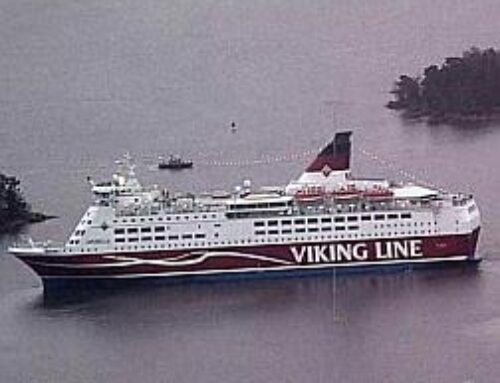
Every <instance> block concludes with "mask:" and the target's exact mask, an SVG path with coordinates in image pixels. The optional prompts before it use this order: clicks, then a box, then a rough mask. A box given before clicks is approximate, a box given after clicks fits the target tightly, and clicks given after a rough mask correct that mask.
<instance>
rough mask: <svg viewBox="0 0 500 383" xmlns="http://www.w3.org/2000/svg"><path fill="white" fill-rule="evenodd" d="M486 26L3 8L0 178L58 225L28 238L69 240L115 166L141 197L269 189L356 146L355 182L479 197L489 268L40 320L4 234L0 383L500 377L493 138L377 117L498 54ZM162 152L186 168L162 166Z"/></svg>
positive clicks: (8, 1) (448, 5) (313, 7)
mask: <svg viewBox="0 0 500 383" xmlns="http://www.w3.org/2000/svg"><path fill="white" fill-rule="evenodd" d="M499 16H500V3H499V2H498V1H496V0H477V1H474V2H471V1H462V0H441V1H434V0H433V1H431V0H418V1H416V0H400V1H397V2H396V1H393V0H372V1H366V0H365V1H361V0H350V1H347V0H330V1H320V0H318V1H296V0H290V1H261V0H254V1H230V0H227V1H222V0H205V1H193V0H171V1H160V0H143V1H132V0H119V1H118V0H106V1H96V0H88V1H77V0H64V1H62V0H36V1H35V0H0V171H2V172H7V173H9V174H13V175H17V176H19V177H20V178H21V180H22V183H23V185H24V188H25V194H26V197H27V199H29V200H30V201H31V202H32V203H33V205H34V207H35V208H36V209H39V210H42V211H44V212H47V213H50V214H55V215H57V216H59V219H56V220H51V221H49V222H46V223H43V224H38V225H34V226H32V227H30V228H29V229H28V233H29V234H30V235H32V236H34V237H35V238H36V239H45V238H54V239H56V240H64V239H65V237H66V236H67V235H68V234H69V232H70V231H71V229H72V228H73V225H74V224H75V223H76V222H77V221H78V219H79V216H80V214H82V213H83V211H84V210H85V208H86V206H87V205H88V203H89V202H90V198H89V197H90V195H89V193H88V191H89V190H88V189H89V188H88V185H87V183H86V180H85V179H86V176H87V175H91V176H93V177H94V178H96V179H99V178H101V177H104V176H107V175H109V174H110V172H111V171H112V170H113V169H114V160H115V159H116V158H117V157H119V156H120V155H122V154H123V153H125V152H127V151H128V152H130V153H131V154H132V155H134V156H135V158H136V161H137V171H138V173H139V175H140V177H141V179H142V180H143V181H144V182H146V183H158V184H161V185H165V186H168V187H169V188H171V189H173V190H192V191H203V190H209V189H222V188H225V189H230V188H232V187H234V185H236V184H238V183H241V182H242V180H244V179H245V178H250V179H252V180H253V183H254V184H255V185H275V184H283V183H286V182H287V181H288V180H289V179H290V178H292V177H294V176H297V175H298V174H300V172H301V171H302V169H303V168H304V166H305V165H306V164H307V162H308V160H309V159H308V158H307V157H302V156H299V155H298V154H300V153H303V152H304V151H308V150H311V149H314V148H317V147H319V146H321V145H322V144H324V143H326V141H328V140H329V139H330V138H331V137H332V136H333V134H334V133H335V132H336V131H339V130H345V129H352V130H353V131H354V137H353V138H354V147H355V151H354V153H353V154H354V158H353V170H354V172H355V173H356V174H360V175H361V174H362V175H368V176H387V177H390V178H393V179H401V178H403V179H408V173H411V174H412V175H414V177H415V179H418V180H421V181H424V182H431V183H433V184H435V185H437V186H439V187H443V188H446V189H452V190H461V191H464V192H473V193H474V194H475V196H476V198H477V200H478V203H479V206H480V208H481V210H482V214H483V221H484V224H483V231H482V234H481V240H480V244H479V251H480V252H481V253H482V254H483V255H484V256H485V261H484V262H483V263H482V265H481V267H480V269H479V270H478V271H477V272H464V271H459V270H436V271H428V272H419V273H405V274H389V275H364V276H356V277H335V276H324V277H307V278H293V279H278V280H254V281H244V282H243V281H241V282H220V283H213V284H192V285H189V284H187V285H175V286H163V287H156V286H155V287H145V288H140V289H130V290H129V289H127V290H125V291H114V292H112V293H106V292H103V293H102V294H96V295H95V296H91V297H87V298H86V299H83V300H75V301H70V302H67V301H61V302H51V303H50V304H48V303H47V302H44V301H43V299H42V288H41V284H40V281H39V280H38V279H37V277H36V276H35V275H34V274H33V273H31V271H29V270H28V269H27V268H25V267H24V266H23V265H22V264H21V263H20V262H19V261H17V260H15V259H14V258H12V257H11V256H10V255H8V254H7V253H6V248H7V246H8V245H9V244H10V243H11V242H12V241H15V240H16V238H15V237H3V238H2V239H1V240H0V381H1V382H12V383H15V382H23V383H24V382H68V383H71V382H143V383H146V382H179V383H180V382H283V383H285V382H418V383H420V382H422V383H428V382H442V383H455V382H478V383H480V382H481V383H483V382H492V383H495V382H498V381H500V378H499V376H500V365H499V363H498V361H499V360H500V263H499V249H500V236H499V234H498V233H499V232H500V198H499V196H498V191H499V190H500V176H499V173H498V168H497V166H498V163H499V160H500V153H499V150H498V149H499V148H500V126H497V125H492V126H485V127H481V128H457V127H449V126H441V127H428V126H425V125H420V124H408V123H404V122H403V121H402V120H401V119H400V118H399V117H398V115H397V114H395V113H393V112H391V111H389V110H387V109H385V108H384V104H385V103H386V102H387V101H388V100H389V99H390V95H389V93H388V91H389V90H390V89H391V86H392V83H393V81H394V80H395V79H396V78H397V77H398V76H399V75H400V74H411V75H414V74H418V73H419V72H420V71H421V70H422V69H423V68H424V67H425V66H427V65H430V64H434V63H440V62H442V61H443V60H444V58H446V57H448V56H456V55H460V54H461V53H462V51H464V50H465V49H468V48H469V47H471V46H478V47H481V48H487V47H496V48H499V47H500V23H498V17H499ZM231 121H235V122H236V123H237V125H238V131H237V132H236V133H231V132H230V129H229V125H230V123H231ZM363 151H364V152H365V153H366V152H369V153H373V154H375V155H376V156H377V157H378V158H380V159H382V160H378V161H377V160H374V159H373V158H370V157H369V156H367V155H365V154H363ZM171 152H173V153H179V154H181V155H183V156H186V157H191V158H193V159H194V160H195V168H194V169H193V170H192V171H189V172H181V173H168V172H159V171H157V170H156V169H155V161H156V158H157V156H158V155H159V154H168V153H171ZM283 158H285V159H286V160H283ZM262 159H268V162H269V163H267V164H251V165H243V164H242V163H243V162H249V161H250V162H252V161H255V160H262ZM223 163H233V164H232V165H229V166H222V165H223Z"/></svg>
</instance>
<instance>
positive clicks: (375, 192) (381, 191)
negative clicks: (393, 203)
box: [363, 186, 394, 200]
mask: <svg viewBox="0 0 500 383" xmlns="http://www.w3.org/2000/svg"><path fill="white" fill-rule="evenodd" d="M363 197H365V198H367V199H370V200H386V199H391V198H392V197H394V192H393V191H392V190H389V189H387V188H382V187H377V186H376V187H374V188H373V189H370V190H366V191H364V192H363Z"/></svg>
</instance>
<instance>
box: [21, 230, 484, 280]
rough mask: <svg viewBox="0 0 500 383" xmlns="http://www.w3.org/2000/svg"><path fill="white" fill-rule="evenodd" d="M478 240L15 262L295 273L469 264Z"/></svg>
mask: <svg viewBox="0 0 500 383" xmlns="http://www.w3.org/2000/svg"><path fill="white" fill-rule="evenodd" d="M477 235H478V230H476V231H474V232H473V233H471V234H469V235H448V236H436V237H419V238H403V239H401V238H398V239H387V238H386V239H380V240H370V241H349V242H315V243H294V244H286V245H284V244H276V245H263V246H247V247H243V246H242V247H227V248H222V249H192V250H184V251H179V250H173V251H170V250H164V251H144V252H135V253H105V254H84V255H83V254H82V255H66V254H63V255H59V256H53V255H51V256H45V255H41V256H27V255H26V256H20V257H19V258H20V259H21V260H23V261H24V262H25V263H26V264H27V265H28V266H30V267H31V268H32V269H33V270H34V271H35V272H36V273H37V274H38V275H40V276H41V277H44V278H45V277H60V278H61V277H79V278H85V277H91V278H106V277H111V278H115V277H134V276H144V275H146V276H155V275H157V276H161V275H165V276H168V275H189V274H204V273H208V274H210V273H224V272H248V271H266V270H269V271H271V270H294V269H308V268H323V267H349V266H366V265H384V264H398V263H425V262H436V261H439V262H441V261H446V260H450V261H456V260H466V259H467V258H471V259H472V258H473V256H474V252H475V248H476V242H477Z"/></svg>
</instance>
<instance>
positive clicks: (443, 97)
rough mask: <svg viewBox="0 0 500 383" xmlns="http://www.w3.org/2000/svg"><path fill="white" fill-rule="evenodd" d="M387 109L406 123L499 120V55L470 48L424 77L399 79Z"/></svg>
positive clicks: (432, 68)
mask: <svg viewBox="0 0 500 383" xmlns="http://www.w3.org/2000/svg"><path fill="white" fill-rule="evenodd" d="M391 93H392V94H393V95H394V98H395V99H394V100H392V101H390V102H389V103H388V104H387V105H386V106H387V107H388V108H390V109H394V110H398V111H400V112H401V114H402V116H403V117H404V118H406V119H420V120H424V121H426V122H427V123H429V124H441V123H447V124H464V123H467V124H468V123H478V122H489V121H491V120H494V119H495V120H496V119H498V117H500V53H499V52H498V51H496V50H495V49H493V48H489V49H486V50H481V49H479V48H470V49H469V50H467V51H466V52H464V53H463V55H462V57H448V58H446V59H445V62H444V63H443V64H442V65H441V66H437V65H431V66H429V67H427V68H425V70H424V73H423V76H421V77H419V76H417V77H411V76H408V75H402V76H400V77H399V80H397V81H396V82H395V84H394V88H393V90H392V91H391Z"/></svg>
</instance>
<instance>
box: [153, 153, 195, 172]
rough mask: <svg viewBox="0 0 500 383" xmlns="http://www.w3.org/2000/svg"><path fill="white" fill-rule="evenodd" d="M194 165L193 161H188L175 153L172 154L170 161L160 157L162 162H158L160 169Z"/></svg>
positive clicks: (175, 168) (178, 168) (182, 167)
mask: <svg viewBox="0 0 500 383" xmlns="http://www.w3.org/2000/svg"><path fill="white" fill-rule="evenodd" d="M192 167H193V161H186V160H183V159H182V158H180V157H178V156H174V155H170V157H169V159H168V161H165V159H163V158H160V162H158V169H173V170H180V169H190V168H192Z"/></svg>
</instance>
